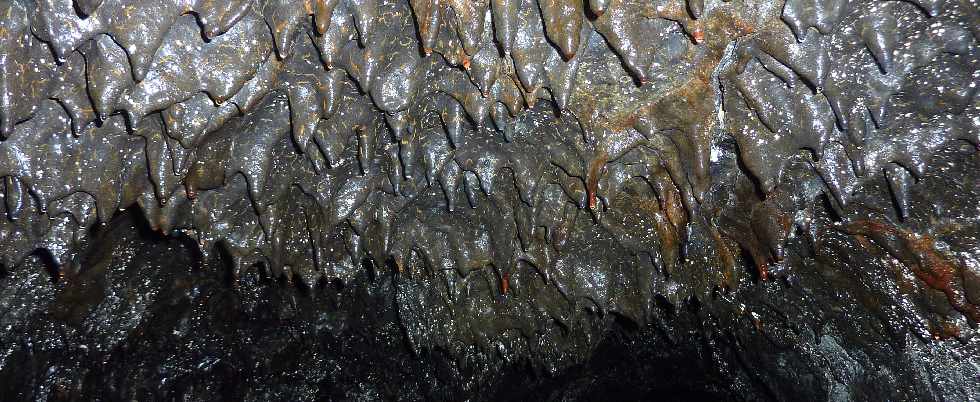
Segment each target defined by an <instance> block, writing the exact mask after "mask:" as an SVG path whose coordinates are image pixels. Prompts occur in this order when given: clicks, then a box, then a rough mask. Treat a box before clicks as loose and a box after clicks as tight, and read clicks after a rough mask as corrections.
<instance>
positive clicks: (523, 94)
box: [0, 0, 980, 400]
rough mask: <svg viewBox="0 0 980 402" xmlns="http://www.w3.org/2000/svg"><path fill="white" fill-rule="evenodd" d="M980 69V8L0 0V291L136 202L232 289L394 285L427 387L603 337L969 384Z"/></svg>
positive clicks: (731, 368) (760, 363)
mask: <svg viewBox="0 0 980 402" xmlns="http://www.w3.org/2000/svg"><path fill="white" fill-rule="evenodd" d="M978 65H980V10H978V3H977V1H976V0H911V1H872V0H867V1H845V0H787V1H785V3H784V2H783V1H761V0H760V1H756V0H731V1H721V0H688V1H683V0H654V1H637V0H588V1H567V0H556V1H550V0H539V1H533V0H491V1H486V0H466V1H464V0H409V1H405V0H227V1H225V0H76V1H71V0H0V138H2V141H0V178H2V187H0V189H2V192H0V199H2V202H0V266H2V267H3V272H4V273H5V275H4V276H3V281H4V282H3V285H2V286H3V288H4V289H6V290H5V293H4V294H5V295H6V296H5V297H9V298H11V299H10V300H25V299H23V297H26V296H24V295H23V294H21V293H18V291H16V290H15V287H16V286H14V284H15V283H16V281H18V280H22V281H26V280H27V279H23V278H26V277H25V276H24V275H27V274H18V272H24V270H26V269H27V268H25V267H29V266H30V267H35V268H36V264H34V265H32V264H33V263H31V261H35V260H42V261H44V262H45V264H46V265H47V266H48V269H49V271H50V274H51V275H52V276H53V278H54V280H55V282H56V285H55V286H61V287H69V288H70V287H71V286H72V283H78V282H79V281H81V282H84V280H83V279H84V278H86V272H87V268H86V266H85V264H84V263H83V261H84V260H85V258H84V250H86V248H87V247H90V246H91V245H92V243H94V242H93V241H92V236H93V233H95V232H98V231H99V230H101V229H100V228H104V227H105V224H106V223H107V222H109V221H110V220H111V219H112V218H113V217H114V216H116V215H118V214H119V211H123V210H132V209H138V210H139V211H141V214H142V215H143V216H145V219H146V221H147V222H148V223H149V226H150V227H151V228H152V229H153V230H154V231H157V232H159V233H161V234H165V235H172V236H183V237H185V238H188V239H191V240H193V243H196V248H197V250H198V251H199V252H200V253H201V257H200V258H201V259H202V260H204V261H212V260H215V259H219V260H221V261H224V262H225V263H226V264H227V266H228V267H229V268H228V270H229V277H230V278H231V283H232V286H237V283H238V282H239V281H240V280H241V278H246V277H249V276H250V275H255V274H261V275H265V276H268V277H270V278H274V279H281V280H284V281H286V282H287V283H288V285H289V286H298V287H300V288H303V289H308V290H310V292H311V293H318V292H321V291H324V290H323V289H326V288H330V289H336V288H340V289H347V290H346V291H348V292H349V291H350V290H349V289H350V288H351V287H354V286H369V285H368V284H367V283H368V282H370V280H368V279H365V278H380V277H384V278H389V280H390V282H386V283H388V285H386V286H387V287H385V290H384V291H385V292H390V294H391V295H392V298H393V303H394V304H393V305H394V309H395V310H396V312H397V322H398V324H399V325H401V326H402V328H403V331H404V332H403V335H404V337H405V339H406V342H407V343H408V344H409V345H410V348H411V350H412V351H413V352H414V353H416V354H425V353H433V352H432V351H441V352H440V353H445V354H446V355H447V356H452V358H449V359H447V361H448V362H449V363H446V364H449V365H450V368H449V369H447V370H449V371H451V372H454V373H456V374H455V375H456V376H462V377H465V376H466V375H471V376H473V377H470V379H469V380H467V379H465V378H464V379H460V380H458V383H454V384H457V385H452V384H450V385H447V387H448V388H450V390H449V391H446V392H449V393H448V394H438V393H436V394H429V395H430V397H432V395H452V396H454V397H452V398H450V399H458V398H461V397H465V396H467V395H470V396H472V395H477V396H479V394H478V393H477V392H478V390H479V387H476V388H474V386H473V384H484V386H489V385H492V384H498V385H499V384H502V383H503V381H505V380H504V376H503V375H502V374H501V375H499V376H498V377H493V376H490V377H487V378H486V379H480V377H479V374H472V373H471V374H465V375H464V374H462V373H469V371H468V370H466V369H464V367H466V366H467V365H476V366H478V367H484V368H485V369H486V370H487V372H497V373H501V372H503V371H502V370H503V369H502V367H510V366H512V365H514V364H516V363H514V362H515V361H522V359H523V360H526V361H530V362H531V363H530V364H531V365H532V366H534V367H535V370H542V369H543V370H544V371H545V372H551V373H553V374H554V373H560V372H562V370H563V368H566V367H570V366H572V365H574V364H578V363H581V362H582V359H583V358H584V356H589V355H590V352H591V351H594V350H596V347H597V346H598V345H599V344H600V340H601V339H602V338H603V336H604V335H603V334H605V333H607V331H608V328H610V325H613V324H615V325H620V326H625V327H631V328H632V327H635V328H651V327H650V326H656V327H657V328H659V329H657V332H658V334H660V335H658V336H660V337H661V338H662V339H663V340H664V341H663V342H666V343H668V344H669V343H673V344H679V343H683V342H684V341H683V338H684V337H687V336H692V337H696V338H697V339H700V340H701V341H700V342H702V343H704V344H706V345H710V347H708V349H706V350H710V351H711V352H710V353H708V354H706V355H703V356H700V359H703V360H705V361H710V362H714V363H713V364H714V367H716V369H717V370H718V371H719V372H720V374H718V376H720V377H721V378H724V381H725V382H726V383H727V384H729V385H730V387H731V389H732V390H735V391H738V392H744V393H745V394H744V396H745V398H747V399H754V398H763V399H793V396H794V395H795V394H796V393H797V392H811V393H813V395H821V396H822V398H823V399H835V400H836V399H840V398H843V399H847V398H856V399H865V398H871V399H878V397H879V396H880V397H882V398H885V399H897V400H907V399H920V398H924V399H937V400H941V399H947V400H970V399H975V398H980V394H978V393H977V392H978V389H980V384H978V382H980V380H978V378H980V374H978V373H980V365H978V364H977V359H978V356H980V352H978V340H977V339H976V338H975V336H976V334H977V325H978V323H980V183H978V180H977V175H976V172H977V170H978V169H980V154H978V148H977V146H978V144H980V95H978V82H980V72H978V71H980V70H978ZM25 261H26V262H25ZM31 269H34V268H31ZM157 269H166V268H160V267H158V268H157ZM205 269H215V268H214V267H211V268H205ZM146 275H149V276H147V277H152V274H146ZM18 278H21V279H18ZM148 280H149V279H148ZM48 286H50V285H48ZM371 286H375V285H371ZM18 295H19V296H18ZM350 302H351V303H356V298H355V299H352V301H350ZM8 309H9V308H8ZM11 317H15V316H11ZM140 317H142V318H140ZM140 317H137V318H136V319H135V320H136V322H139V321H140V320H141V319H147V317H144V316H140ZM4 320H13V321H9V322H12V323H17V322H18V321H16V320H17V319H16V318H4ZM5 322H7V321H5ZM118 325H121V328H122V329H121V330H126V331H128V330H131V329H132V327H126V326H125V325H126V324H118ZM9 328H11V327H9V326H8V329H7V330H6V331H10V329H9ZM641 332H642V331H641ZM689 334H697V335H696V336H694V335H689ZM658 339H659V338H658ZM842 344H844V346H841V345H842ZM3 347H4V348H6V350H8V353H7V354H6V355H8V356H9V355H10V353H12V352H9V351H12V350H15V349H16V348H17V347H16V346H12V344H7V345H3ZM845 349H846V350H845ZM747 351H748V352H747ZM752 351H757V353H758V356H755V355H752V353H756V352H752ZM848 351H851V353H849V352H848ZM854 351H857V352H854ZM926 355H928V356H926ZM785 356H792V359H790V360H788V361H787V360H786V358H785ZM895 356H901V357H895ZM924 356H925V357H924ZM930 356H931V357H930ZM717 367H721V368H717ZM726 367H727V368H726ZM0 368H2V369H4V370H5V369H6V368H5V367H3V366H0ZM454 370H455V371H454ZM495 370H496V371H495ZM759 372H763V373H766V374H764V375H765V376H771V378H782V379H784V380H785V381H774V380H773V381H771V380H768V379H767V378H765V377H760V374H758V373H759ZM462 377H460V378H462ZM493 378H496V379H493ZM459 384H462V385H459ZM466 384H469V385H466ZM439 392H442V391H439ZM202 395H204V394H199V395H197V396H198V397H202ZM753 395H754V396H753ZM34 396H37V395H34ZM253 396H254V395H253ZM348 396H349V395H348ZM389 396H390V395H389ZM379 397H380V396H379ZM260 398H261V397H260ZM816 399H821V398H820V397H817V398H816Z"/></svg>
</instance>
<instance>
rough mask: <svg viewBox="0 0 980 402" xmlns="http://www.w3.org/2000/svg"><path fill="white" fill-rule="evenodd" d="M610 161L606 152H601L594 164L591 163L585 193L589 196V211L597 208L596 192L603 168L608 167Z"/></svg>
mask: <svg viewBox="0 0 980 402" xmlns="http://www.w3.org/2000/svg"><path fill="white" fill-rule="evenodd" d="M608 159H609V155H607V154H606V153H605V152H600V153H599V155H596V157H595V158H594V159H592V162H589V171H588V173H586V182H585V191H586V192H587V193H588V196H589V209H595V207H596V191H597V190H598V188H599V176H601V175H602V172H603V168H605V166H606V162H607V161H608Z"/></svg>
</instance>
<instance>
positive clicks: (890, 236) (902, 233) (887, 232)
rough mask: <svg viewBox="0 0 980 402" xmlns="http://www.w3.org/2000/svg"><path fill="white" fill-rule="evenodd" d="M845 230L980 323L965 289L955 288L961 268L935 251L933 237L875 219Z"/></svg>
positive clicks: (859, 222)
mask: <svg viewBox="0 0 980 402" xmlns="http://www.w3.org/2000/svg"><path fill="white" fill-rule="evenodd" d="M844 229H845V231H846V232H847V233H850V234H854V235H863V236H867V237H869V238H871V240H872V241H873V242H874V243H875V244H877V245H878V246H879V247H881V248H883V249H885V251H887V252H888V254H891V255H892V256H893V257H895V258H897V259H898V260H899V261H901V262H902V263H903V264H904V265H905V266H907V267H908V268H909V269H911V270H912V272H913V273H914V274H915V276H916V277H917V278H919V280H921V281H923V282H925V283H926V285H928V286H929V287H931V288H933V289H936V290H938V291H941V292H943V294H945V295H946V299H947V300H949V304H950V305H952V306H953V308H954V309H956V311H959V312H960V313H962V314H963V315H964V316H966V317H967V318H969V319H970V320H972V321H974V322H980V309H978V308H977V306H976V305H974V304H973V303H970V302H969V301H968V300H967V299H966V294H965V293H964V292H963V290H962V289H958V288H957V287H955V286H954V281H955V279H956V277H957V276H960V275H961V272H962V268H961V267H959V266H957V265H956V263H954V262H953V261H951V260H950V259H949V258H947V257H946V256H944V255H943V254H941V253H939V252H938V251H937V250H936V248H935V241H934V240H933V239H932V237H930V236H928V235H918V234H916V233H913V232H911V231H908V230H905V229H902V228H898V227H895V226H893V225H891V224H889V223H886V222H881V221H878V220H872V219H863V220H858V221H854V222H851V223H849V224H847V225H846V226H845V228H844Z"/></svg>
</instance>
